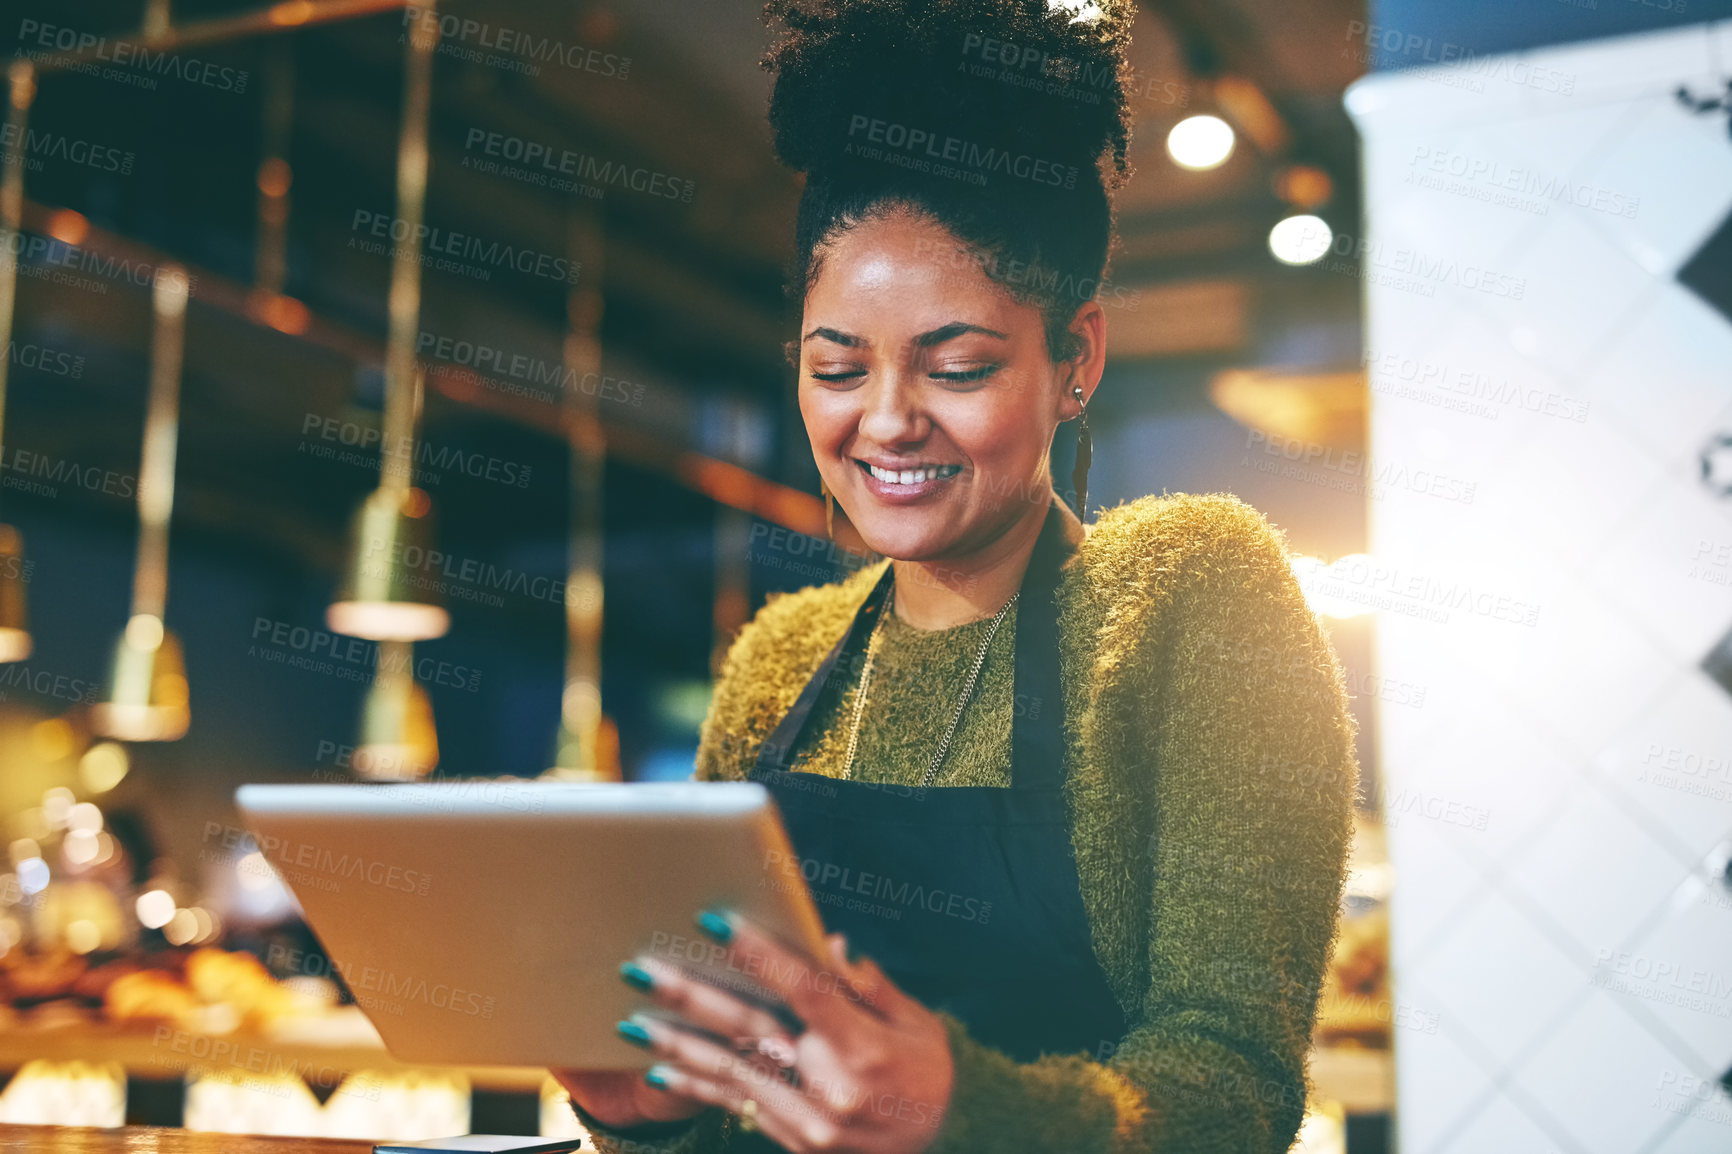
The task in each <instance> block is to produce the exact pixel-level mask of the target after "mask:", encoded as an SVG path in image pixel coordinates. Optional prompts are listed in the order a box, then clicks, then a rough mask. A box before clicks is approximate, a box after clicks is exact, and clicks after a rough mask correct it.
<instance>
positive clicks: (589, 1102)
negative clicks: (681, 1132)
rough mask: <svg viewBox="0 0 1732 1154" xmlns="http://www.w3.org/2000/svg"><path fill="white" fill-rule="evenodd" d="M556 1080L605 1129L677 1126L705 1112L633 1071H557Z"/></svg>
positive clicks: (554, 1073) (699, 1105)
mask: <svg viewBox="0 0 1732 1154" xmlns="http://www.w3.org/2000/svg"><path fill="white" fill-rule="evenodd" d="M553 1076H554V1079H555V1080H556V1081H557V1082H558V1083H559V1084H560V1085H561V1086H564V1087H565V1090H566V1093H568V1094H570V1095H571V1099H572V1101H574V1102H576V1103H577V1104H578V1105H579V1106H580V1107H582V1108H583V1110H584V1112H585V1113H587V1114H588V1115H589V1116H590V1117H592V1118H594V1119H595V1120H596V1121H598V1122H600V1123H601V1124H602V1125H604V1126H615V1127H619V1128H622V1129H624V1128H629V1127H632V1126H641V1125H643V1124H644V1123H645V1122H678V1121H681V1120H683V1119H686V1118H690V1117H692V1116H694V1115H695V1114H697V1113H698V1112H699V1111H700V1110H702V1109H703V1103H701V1102H694V1101H692V1100H691V1099H689V1098H682V1097H679V1096H678V1095H675V1094H670V1093H668V1092H667V1091H665V1090H658V1089H656V1088H655V1087H653V1086H650V1085H648V1084H646V1083H645V1082H644V1080H643V1078H642V1077H640V1076H639V1075H638V1074H637V1073H635V1072H633V1071H631V1070H555V1071H553Z"/></svg>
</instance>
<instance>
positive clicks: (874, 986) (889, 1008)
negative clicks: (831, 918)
mask: <svg viewBox="0 0 1732 1154" xmlns="http://www.w3.org/2000/svg"><path fill="white" fill-rule="evenodd" d="M827 941H828V944H829V946H830V964H831V965H833V966H835V967H836V970H837V972H838V973H840V974H842V975H843V977H845V978H846V979H847V981H848V984H849V985H850V986H852V987H853V988H854V989H855V990H857V991H859V994H860V1000H861V1002H862V1004H864V1005H867V1006H871V1007H872V1008H873V1009H875V1010H877V1011H878V1013H879V1014H880V1015H881V1016H882V1017H884V1018H887V1019H895V1018H896V1017H897V1015H898V1012H899V1010H900V1009H901V1008H902V1007H903V1006H905V1005H907V1004H908V998H907V997H905V996H904V995H903V993H902V991H901V990H900V989H898V988H897V986H896V983H895V982H892V981H891V980H890V978H889V976H888V975H886V974H885V973H884V971H883V970H882V969H881V968H880V967H879V965H878V963H877V962H876V961H874V960H873V959H871V958H868V957H866V956H864V955H858V954H857V955H854V956H853V957H850V956H849V954H850V951H851V950H852V947H851V946H850V945H849V944H848V939H847V938H846V937H845V936H844V935H842V934H831V935H830V937H829V938H828V939H827Z"/></svg>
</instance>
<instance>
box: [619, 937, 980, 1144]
mask: <svg viewBox="0 0 1732 1154" xmlns="http://www.w3.org/2000/svg"><path fill="white" fill-rule="evenodd" d="M698 924H699V925H700V926H701V927H702V928H703V929H704V931H705V932H706V933H708V934H709V935H710V937H712V938H714V939H715V940H716V941H717V942H719V943H721V944H722V945H724V946H726V947H727V948H728V967H727V971H726V972H727V973H728V974H730V975H732V974H738V975H741V976H742V979H743V980H742V982H741V986H742V987H747V986H750V985H753V984H756V985H761V986H762V988H763V989H764V990H766V991H768V993H769V994H770V995H771V996H772V997H774V998H776V999H777V1000H778V1001H780V1002H781V1003H782V1005H784V1006H785V1007H786V1008H787V1009H788V1010H789V1011H792V1013H793V1014H794V1015H795V1016H796V1017H797V1018H798V1019H799V1021H800V1022H802V1023H804V1028H803V1029H800V1030H799V1031H798V1032H797V1033H790V1031H789V1028H788V1025H787V1024H786V1023H785V1022H784V1021H783V1019H782V1018H781V1017H779V1016H778V1015H777V1014H775V1013H772V1012H771V1011H770V1010H767V1009H766V1008H764V1006H763V1005H762V1004H761V1003H760V1002H759V1001H757V1000H755V999H751V998H750V997H749V996H748V997H742V996H740V994H738V993H735V992H731V991H729V990H726V989H723V988H722V987H721V986H719V985H714V984H711V983H710V982H706V981H703V980H700V979H698V978H696V977H693V976H688V975H687V974H686V973H685V972H683V971H682V970H681V969H680V968H678V967H677V966H674V965H672V964H670V963H668V962H664V961H659V960H657V959H656V958H654V957H653V956H645V957H640V958H638V959H636V960H635V962H634V963H632V964H631V965H628V967H627V972H628V973H632V971H633V967H635V968H636V969H635V973H633V977H634V978H635V980H636V983H637V984H638V985H640V986H641V985H642V984H643V982H644V980H645V976H646V975H647V979H648V983H649V989H648V994H649V997H650V998H651V1000H653V1001H654V1002H655V1004H656V1006H657V1007H658V1008H660V1009H662V1010H666V1011H668V1012H669V1013H671V1014H673V1015H676V1016H677V1017H678V1018H679V1019H680V1022H681V1024H675V1023H673V1022H671V1021H669V1020H667V1019H665V1018H660V1017H653V1016H650V1015H645V1014H634V1015H633V1016H632V1017H631V1018H630V1019H628V1020H627V1021H626V1022H624V1023H621V1027H620V1033H621V1034H622V1036H624V1037H626V1038H628V1039H630V1040H633V1041H636V1042H637V1043H638V1044H639V1045H642V1046H644V1047H645V1048H647V1049H648V1050H649V1051H650V1052H651V1053H652V1054H654V1055H655V1057H656V1058H657V1059H658V1062H657V1064H656V1065H655V1066H654V1067H653V1068H652V1069H651V1070H650V1071H649V1073H648V1074H646V1075H645V1077H644V1080H645V1081H647V1082H648V1083H649V1085H650V1086H652V1087H656V1088H658V1089H660V1090H665V1091H667V1092H668V1093H670V1094H675V1095H679V1096H681V1097H683V1098H685V1099H688V1100H691V1101H693V1102H696V1103H701V1104H704V1105H710V1106H719V1107H721V1108H722V1109H724V1110H728V1111H730V1112H732V1113H734V1114H736V1115H738V1116H739V1118H740V1123H741V1125H742V1126H743V1127H747V1128H756V1129H758V1130H761V1131H763V1132H764V1134H765V1135H767V1136H768V1137H769V1138H771V1139H772V1140H773V1141H775V1142H778V1143H780V1144H781V1145H782V1146H783V1147H784V1148H786V1149H788V1150H790V1151H793V1152H794V1154H803V1152H806V1151H846V1152H848V1154H918V1152H919V1151H922V1150H925V1149H926V1148H927V1147H929V1146H930V1145H932V1143H933V1141H934V1140H935V1139H936V1138H937V1136H938V1126H939V1123H940V1122H941V1121H942V1120H943V1117H944V1112H945V1109H946V1108H947V1106H948V1105H949V1102H950V1093H951V1086H952V1083H953V1080H954V1077H955V1071H954V1068H953V1066H952V1063H951V1056H950V1038H949V1035H948V1034H947V1033H946V1031H945V1028H944V1023H943V1022H942V1021H941V1020H940V1019H939V1018H938V1016H937V1015H936V1014H934V1013H932V1012H931V1011H930V1010H928V1009H927V1008H926V1007H925V1006H922V1005H921V1004H920V1003H919V1002H917V1001H915V1000H914V999H913V998H910V997H908V996H907V995H906V994H904V993H903V992H902V991H901V990H898V989H897V988H896V987H895V986H894V985H893V984H891V982H890V980H889V979H888V978H887V977H885V975H884V972H883V971H882V970H880V969H879V968H878V966H877V964H876V963H874V962H872V961H871V960H869V959H864V958H863V959H860V960H859V961H857V962H851V961H849V959H848V956H847V944H846V942H845V941H844V940H843V938H842V935H840V934H833V935H831V937H830V938H829V942H828V944H829V953H830V956H829V957H828V958H826V959H823V960H819V959H814V958H809V957H807V956H805V955H804V954H803V953H801V952H799V951H797V950H792V949H790V948H788V947H787V946H785V945H783V944H782V943H781V942H779V941H777V940H776V939H775V938H773V937H771V936H770V935H769V934H767V933H765V932H764V931H762V930H760V929H758V928H757V927H755V926H753V925H752V924H751V923H750V922H747V921H745V920H744V919H742V918H739V917H736V916H732V915H727V914H719V913H706V914H704V915H703V916H702V917H701V918H700V919H699V923H698ZM682 1025H684V1026H690V1027H692V1028H691V1029H686V1028H682ZM698 1031H702V1033H700V1032H698ZM707 1035H711V1036H707ZM716 1037H720V1038H725V1039H730V1040H732V1041H733V1043H734V1044H733V1046H732V1047H730V1046H728V1045H726V1044H722V1043H719V1042H718V1041H716ZM598 1117H599V1115H598Z"/></svg>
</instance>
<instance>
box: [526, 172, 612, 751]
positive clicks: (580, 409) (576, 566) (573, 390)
mask: <svg viewBox="0 0 1732 1154" xmlns="http://www.w3.org/2000/svg"><path fill="white" fill-rule="evenodd" d="M603 239H604V232H603V229H602V222H601V218H600V214H599V210H597V209H591V208H588V207H580V208H578V209H576V210H575V215H574V216H573V218H572V226H571V257H572V260H573V262H574V263H576V265H577V267H578V268H579V269H580V270H582V271H581V274H580V277H579V281H578V283H577V284H575V285H573V286H572V288H571V291H570V293H569V294H568V295H567V297H566V314H567V321H568V324H569V328H568V331H567V332H566V337H565V369H566V373H565V380H566V381H567V382H570V383H569V384H568V385H567V386H566V390H565V397H564V400H563V403H564V409H565V414H564V415H565V430H566V438H567V440H568V442H569V444H570V447H571V456H570V466H569V469H570V478H571V496H570V502H571V504H570V510H571V512H570V515H571V527H570V537H569V539H568V540H569V545H568V554H567V556H568V567H567V572H566V579H565V689H564V692H562V693H561V694H560V699H559V733H558V736H557V737H556V739H555V743H556V748H555V752H554V766H553V768H552V769H549V770H548V771H547V772H546V773H545V774H543V775H542V776H543V777H544V778H552V779H556V780H563V781H609V780H611V781H617V780H619V777H620V770H619V751H618V742H617V738H615V737H614V736H613V734H612V730H611V728H610V723H609V722H608V720H607V717H606V715H604V714H603V713H602V709H601V627H602V576H601V574H602V568H601V565H602V521H601V509H602V479H603V476H604V470H605V467H606V463H607V434H606V431H605V430H604V429H603V427H602V423H601V418H600V416H599V415H598V414H597V413H596V406H597V404H598V403H599V398H600V395H601V391H600V390H599V389H595V390H591V389H585V388H583V387H581V383H582V382H583V381H587V380H594V379H597V377H598V376H599V374H600V372H601V314H602V306H603V298H602V293H601V265H602V251H603Z"/></svg>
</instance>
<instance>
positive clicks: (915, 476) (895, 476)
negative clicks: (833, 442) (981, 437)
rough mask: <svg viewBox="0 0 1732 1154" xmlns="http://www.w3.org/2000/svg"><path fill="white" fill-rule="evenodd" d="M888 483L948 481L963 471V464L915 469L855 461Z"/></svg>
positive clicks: (925, 466) (907, 483) (924, 466)
mask: <svg viewBox="0 0 1732 1154" xmlns="http://www.w3.org/2000/svg"><path fill="white" fill-rule="evenodd" d="M854 463H855V464H856V465H859V466H860V468H862V469H863V470H865V471H866V472H867V473H869V474H871V476H872V477H873V479H875V480H878V481H882V482H884V483H885V484H886V485H923V484H925V483H926V482H927V481H948V480H949V479H950V478H952V477H954V476H956V475H957V474H958V473H960V472H962V466H961V465H921V466H918V467H917V468H913V469H884V468H880V467H879V466H877V465H874V464H873V463H872V462H870V461H861V460H858V459H856V460H855V462H854Z"/></svg>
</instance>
